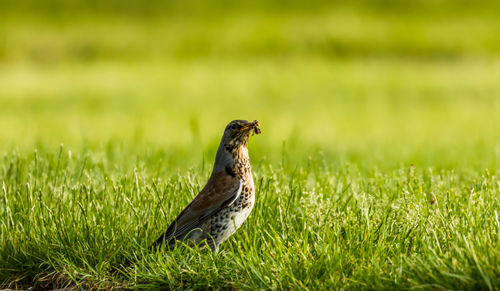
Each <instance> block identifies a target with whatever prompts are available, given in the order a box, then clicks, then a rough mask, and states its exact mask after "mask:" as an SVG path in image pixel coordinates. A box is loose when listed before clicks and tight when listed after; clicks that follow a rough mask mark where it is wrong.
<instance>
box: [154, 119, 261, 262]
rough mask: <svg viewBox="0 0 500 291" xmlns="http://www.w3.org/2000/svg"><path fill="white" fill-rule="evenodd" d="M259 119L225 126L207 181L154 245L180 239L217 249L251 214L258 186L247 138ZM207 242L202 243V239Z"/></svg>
mask: <svg viewBox="0 0 500 291" xmlns="http://www.w3.org/2000/svg"><path fill="white" fill-rule="evenodd" d="M260 133H261V130H260V128H259V122H258V121H257V120H254V121H253V122H250V121H247V120H233V121H231V122H230V123H229V124H228V125H227V126H226V128H225V130H224V134H223V135H222V139H221V142H220V144H219V147H218V149H217V154H216V156H215V162H214V167H213V170H212V173H211V175H210V178H209V179H208V182H207V184H206V185H205V187H203V189H202V190H201V191H200V193H199V194H198V195H197V196H196V197H195V198H194V199H193V201H192V202H191V203H189V205H188V206H187V207H186V208H185V209H184V210H182V212H181V213H180V214H179V215H178V216H177V218H176V219H175V220H174V221H173V222H172V223H171V224H170V226H169V227H168V228H167V230H166V231H165V233H163V234H162V235H161V236H160V237H159V238H158V239H157V240H156V241H155V242H154V243H153V245H152V246H151V248H153V249H155V248H156V249H157V248H159V247H161V246H164V245H165V246H167V247H168V248H169V249H172V248H174V247H176V245H177V242H178V241H185V242H188V243H189V244H196V245H199V246H201V247H204V246H206V245H208V246H209V247H210V249H211V250H212V251H213V252H214V253H217V252H218V249H219V246H220V244H221V243H222V242H224V241H225V240H227V239H228V238H229V237H230V236H231V235H232V234H233V233H235V232H236V230H237V229H238V228H239V227H240V226H241V225H242V224H243V222H244V221H245V220H246V219H247V218H248V216H249V215H250V212H251V211H252V208H253V206H254V204H255V186H254V182H253V176H252V170H251V167H250V157H249V154H248V140H249V138H250V135H253V134H260ZM204 241H205V242H206V244H202V242H204Z"/></svg>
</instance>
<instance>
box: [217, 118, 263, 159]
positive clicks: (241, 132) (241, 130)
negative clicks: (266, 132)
mask: <svg viewBox="0 0 500 291" xmlns="http://www.w3.org/2000/svg"><path fill="white" fill-rule="evenodd" d="M252 133H255V134H260V129H259V122H258V121H257V120H254V121H253V122H250V121H248V120H233V121H231V122H229V124H228V125H227V126H226V129H225V130H224V135H223V136H222V141H221V144H223V145H224V148H225V149H226V150H227V151H228V152H231V151H232V150H233V149H235V148H239V147H240V146H246V145H248V138H249V137H250V134H252Z"/></svg>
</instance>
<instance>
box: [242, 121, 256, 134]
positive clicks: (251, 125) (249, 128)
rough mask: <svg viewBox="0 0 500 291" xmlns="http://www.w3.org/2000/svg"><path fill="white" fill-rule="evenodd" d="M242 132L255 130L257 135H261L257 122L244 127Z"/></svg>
mask: <svg viewBox="0 0 500 291" xmlns="http://www.w3.org/2000/svg"><path fill="white" fill-rule="evenodd" d="M242 130H243V131H245V132H250V131H252V130H253V132H254V133H255V134H260V128H259V122H258V121H257V120H254V121H253V122H249V123H248V124H246V125H244V126H243V127H242Z"/></svg>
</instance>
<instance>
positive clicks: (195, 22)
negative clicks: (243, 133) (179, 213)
mask: <svg viewBox="0 0 500 291" xmlns="http://www.w3.org/2000/svg"><path fill="white" fill-rule="evenodd" d="M0 7H2V8H1V9H0V150H2V152H8V151H12V150H17V151H20V152H28V153H29V152H32V151H33V150H34V149H35V148H36V149H43V148H45V149H49V150H51V151H54V152H55V151H57V148H58V147H59V144H61V143H62V144H64V145H65V148H67V149H69V150H73V151H80V150H81V149H82V148H105V149H106V148H108V149H109V148H113V149H116V148H121V149H122V150H121V151H120V153H122V154H127V155H133V154H134V153H136V152H141V151H142V152H143V151H147V150H150V149H163V150H164V151H165V152H166V153H168V154H169V155H174V154H175V155H177V156H178V157H179V158H178V160H177V162H176V163H177V164H179V165H181V164H182V165H193V164H197V163H199V161H200V158H202V157H205V158H207V160H211V156H210V155H213V152H214V150H215V148H216V146H217V144H218V142H219V139H220V136H221V134H222V130H223V128H224V126H225V125H226V123H227V122H229V121H230V120H232V119H251V120H253V119H258V120H259V121H260V122H261V125H262V131H263V134H262V135H261V136H259V137H258V138H256V139H253V140H252V144H251V151H253V152H254V153H255V154H254V156H255V158H254V160H255V161H256V162H257V163H258V162H259V161H263V160H267V159H269V160H271V161H279V160H280V158H281V156H282V154H283V152H287V153H290V154H291V155H290V156H291V157H296V158H297V160H298V161H301V160H305V159H307V158H308V157H310V156H318V155H323V156H326V157H328V158H329V159H330V160H331V161H335V160H347V161H351V162H356V163H359V164H361V165H363V164H369V165H374V163H375V165H381V166H384V165H387V166H392V165H399V164H401V163H403V164H417V165H423V166H436V167H440V166H443V167H445V166H451V167H455V166H457V167H460V166H472V167H477V168H484V167H488V168H493V169H494V168H496V165H497V164H498V162H499V155H500V142H499V141H500V130H499V129H500V126H499V124H500V29H498V28H499V27H500V18H499V17H498V12H499V8H500V5H499V2H498V1H475V2H472V1H451V0H450V1H448V0H441V1H430V0H420V1H363V0H358V1H349V2H341V1H313V2H310V1H147V2H135V1H54V0H52V1H5V0H1V1H0Z"/></svg>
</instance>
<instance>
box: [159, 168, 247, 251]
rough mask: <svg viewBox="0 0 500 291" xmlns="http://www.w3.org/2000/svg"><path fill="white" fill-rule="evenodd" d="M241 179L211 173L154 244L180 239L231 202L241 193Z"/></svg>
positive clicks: (221, 173) (223, 173) (224, 173)
mask: <svg viewBox="0 0 500 291" xmlns="http://www.w3.org/2000/svg"><path fill="white" fill-rule="evenodd" d="M242 184H243V183H242V181H241V180H240V179H238V178H237V177H234V176H231V175H229V174H228V173H226V172H218V173H214V174H212V176H210V179H209V180H208V182H207V184H206V185H205V187H204V188H203V189H202V190H201V192H200V194H198V196H196V198H194V200H193V201H192V202H191V203H190V204H189V205H188V206H187V207H186V208H185V209H184V210H183V211H182V212H181V213H180V214H179V216H177V218H176V219H175V220H174V221H173V222H172V224H170V226H169V227H168V229H167V231H166V232H165V233H164V234H163V235H162V236H161V237H160V238H158V240H156V242H155V243H154V245H153V247H154V246H158V245H161V244H163V242H168V243H170V242H171V241H173V240H175V239H177V240H182V239H184V237H185V236H186V235H187V234H188V233H189V232H190V231H192V230H193V229H195V228H198V227H200V226H201V224H202V223H203V222H205V220H206V219H207V218H209V217H210V216H212V215H213V214H215V213H217V212H218V211H219V210H221V209H222V208H223V207H224V206H226V205H230V204H232V203H233V202H234V201H235V200H236V199H237V198H238V197H239V195H240V194H241V187H242Z"/></svg>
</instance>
